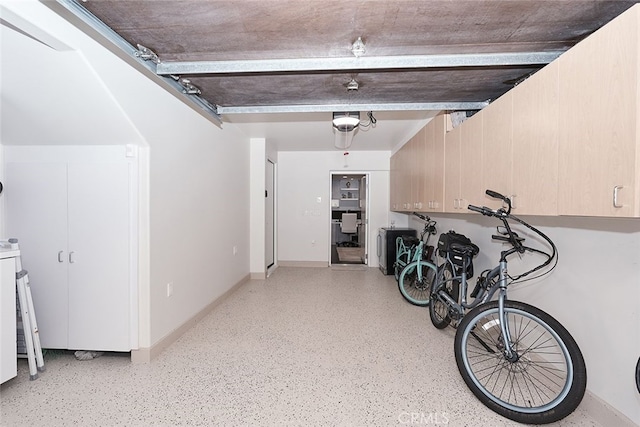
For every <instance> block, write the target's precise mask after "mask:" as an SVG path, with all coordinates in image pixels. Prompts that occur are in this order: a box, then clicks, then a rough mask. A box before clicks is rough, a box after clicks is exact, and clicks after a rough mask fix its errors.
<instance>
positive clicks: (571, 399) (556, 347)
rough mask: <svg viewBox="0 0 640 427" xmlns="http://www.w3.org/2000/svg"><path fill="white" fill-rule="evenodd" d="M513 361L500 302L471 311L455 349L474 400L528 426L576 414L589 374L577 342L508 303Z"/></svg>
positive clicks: (544, 318)
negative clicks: (506, 343)
mask: <svg viewBox="0 0 640 427" xmlns="http://www.w3.org/2000/svg"><path fill="white" fill-rule="evenodd" d="M504 310H505V315H506V316H507V323H508V331H509V334H510V335H511V346H512V348H513V350H514V351H515V354H516V357H515V358H514V360H511V361H510V360H507V359H506V357H505V356H504V354H503V349H504V339H503V336H502V333H501V328H500V318H499V312H498V302H497V301H492V302H488V303H485V304H482V305H480V306H478V307H476V308H474V309H473V310H471V311H470V312H469V313H468V314H467V315H466V316H465V317H464V318H463V319H462V322H461V323H460V325H459V326H458V330H457V331H456V338H455V343H454V350H455V355H456V363H457V365H458V370H459V371H460V374H461V375H462V378H463V379H464V381H465V382H466V383H467V386H468V387H469V388H470V389H471V391H472V392H473V394H475V395H476V397H477V398H478V399H479V400H480V401H481V402H482V403H483V404H484V405H486V406H487V407H489V408H490V409H491V410H493V411H495V412H497V413H498V414H500V415H502V416H504V417H507V418H509V419H512V420H514V421H517V422H520V423H525V424H547V423H551V422H555V421H558V420H561V419H562V418H564V417H566V416H567V415H569V414H570V413H571V412H573V411H574V410H575V409H576V407H577V406H578V405H579V404H580V401H581V400H582V397H583V396H584V392H585V388H586V384H587V372H586V367H585V363H584V359H583V357H582V353H581V352H580V349H579V348H578V345H577V344H576V342H575V340H574V339H573V337H571V335H570V334H569V332H568V331H567V330H566V329H565V328H564V327H563V326H562V325H561V324H560V323H559V322H558V321H557V320H555V319H554V318H553V317H551V316H550V315H549V314H547V313H545V312H544V311H542V310H540V309H538V308H536V307H533V306H531V305H528V304H525V303H522V302H518V301H505V308H504Z"/></svg>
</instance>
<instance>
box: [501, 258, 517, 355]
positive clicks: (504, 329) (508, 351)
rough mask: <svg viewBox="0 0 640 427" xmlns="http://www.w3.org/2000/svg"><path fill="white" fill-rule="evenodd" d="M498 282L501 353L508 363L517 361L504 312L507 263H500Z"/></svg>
mask: <svg viewBox="0 0 640 427" xmlns="http://www.w3.org/2000/svg"><path fill="white" fill-rule="evenodd" d="M499 268H500V281H499V282H498V287H499V288H500V293H499V295H498V319H499V320H500V333H501V334H502V339H503V344H504V349H503V350H502V353H503V355H504V357H505V359H507V360H508V361H509V362H517V361H518V358H519V356H518V353H517V352H516V351H514V350H513V347H512V343H511V333H510V332H509V319H508V318H507V313H506V312H505V310H504V306H505V301H506V299H507V277H508V276H507V262H506V261H504V260H502V261H500V266H499Z"/></svg>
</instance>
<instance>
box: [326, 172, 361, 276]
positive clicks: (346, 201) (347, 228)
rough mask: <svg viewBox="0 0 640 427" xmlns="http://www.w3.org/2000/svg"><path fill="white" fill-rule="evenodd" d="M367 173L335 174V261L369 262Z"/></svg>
mask: <svg viewBox="0 0 640 427" xmlns="http://www.w3.org/2000/svg"><path fill="white" fill-rule="evenodd" d="M367 183H368V179H367V174H365V173H351V174H345V173H332V174H331V265H340V264H360V265H367V264H368V258H369V256H368V239H367V236H368V230H367V229H368V223H369V221H368V220H367V208H368V204H367V193H368V187H367V185H368V184H367Z"/></svg>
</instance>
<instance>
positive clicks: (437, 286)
mask: <svg viewBox="0 0 640 427" xmlns="http://www.w3.org/2000/svg"><path fill="white" fill-rule="evenodd" d="M436 277H437V280H434V281H433V282H432V284H431V292H430V299H431V303H430V304H429V317H430V318H431V323H432V324H433V326H435V327H436V328H437V329H444V328H446V327H447V326H449V323H451V317H450V316H449V305H447V304H446V303H445V302H443V301H441V300H440V299H439V297H438V295H437V294H438V293H439V291H440V290H441V289H443V288H444V291H445V292H446V293H447V294H448V295H449V296H450V297H451V298H453V299H454V300H455V301H458V296H459V295H458V294H459V289H460V281H459V280H453V277H454V275H453V271H452V269H451V264H449V263H444V264H441V265H440V266H439V267H438V275H437V276H436Z"/></svg>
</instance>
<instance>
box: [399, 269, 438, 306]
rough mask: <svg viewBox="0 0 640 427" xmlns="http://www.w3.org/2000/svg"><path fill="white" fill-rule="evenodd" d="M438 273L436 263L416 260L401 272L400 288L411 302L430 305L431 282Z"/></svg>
mask: <svg viewBox="0 0 640 427" xmlns="http://www.w3.org/2000/svg"><path fill="white" fill-rule="evenodd" d="M436 275H437V268H436V266H435V265H433V264H431V263H430V262H426V261H414V262H412V263H410V264H408V265H407V266H406V267H405V268H404V269H403V270H402V272H401V273H400V278H399V280H398V288H399V289H400V293H401V294H402V296H403V297H404V298H405V299H406V300H407V301H409V302H410V303H411V304H414V305H419V306H423V307H424V306H427V305H429V295H430V293H431V283H432V282H433V280H434V279H435V277H436Z"/></svg>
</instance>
